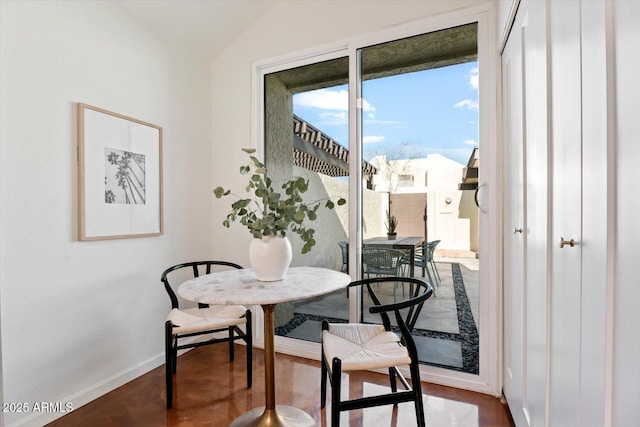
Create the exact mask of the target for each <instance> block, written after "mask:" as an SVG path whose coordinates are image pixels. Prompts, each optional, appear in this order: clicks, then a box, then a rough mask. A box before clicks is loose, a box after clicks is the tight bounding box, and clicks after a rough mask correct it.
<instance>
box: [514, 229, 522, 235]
mask: <svg viewBox="0 0 640 427" xmlns="http://www.w3.org/2000/svg"><path fill="white" fill-rule="evenodd" d="M518 233H520V234H522V228H517V227H513V234H518Z"/></svg>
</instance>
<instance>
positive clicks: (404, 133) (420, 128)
mask: <svg viewBox="0 0 640 427" xmlns="http://www.w3.org/2000/svg"><path fill="white" fill-rule="evenodd" d="M361 63H362V71H361V73H362V81H363V83H362V115H363V117H362V123H363V125H362V135H363V151H362V152H363V161H366V162H368V164H370V165H371V166H372V167H373V168H374V173H373V174H372V176H371V177H370V179H363V206H362V212H363V218H362V223H363V230H362V234H363V276H364V277H372V276H388V275H400V276H402V275H410V276H415V277H422V278H424V279H425V280H426V281H428V282H429V283H431V284H432V285H433V287H434V289H435V296H433V297H432V298H430V299H429V300H428V301H427V302H426V303H425V307H424V309H423V311H422V313H421V316H420V319H419V320H418V322H417V324H416V328H415V330H414V335H415V337H416V344H417V346H418V352H419V355H420V360H421V362H422V363H425V364H429V365H434V366H439V367H444V368H447V369H453V370H457V371H463V372H468V373H471V374H477V373H478V366H479V365H478V356H479V354H478V350H479V338H478V321H477V320H478V285H479V283H478V281H479V279H478V278H479V275H478V273H479V262H478V248H479V229H478V219H479V217H478V208H477V206H476V204H475V202H474V200H475V198H474V194H475V189H476V188H477V185H478V184H477V176H478V175H477V172H478V154H479V150H478V148H479V144H478V79H479V75H478V63H477V24H469V25H464V26H460V27H456V28H449V29H446V30H442V31H437V32H433V33H429V34H423V35H419V36H415V37H410V38H406V39H402V40H395V41H391V42H388V43H383V44H379V45H375V46H370V47H367V48H364V49H362V50H361ZM405 291H406V290H404V289H399V288H397V289H396V288H394V287H392V288H391V291H390V292H389V293H388V294H389V295H388V298H389V300H393V299H394V298H395V299H401V298H403V297H405V295H406V294H405ZM372 320H373V319H365V321H372Z"/></svg>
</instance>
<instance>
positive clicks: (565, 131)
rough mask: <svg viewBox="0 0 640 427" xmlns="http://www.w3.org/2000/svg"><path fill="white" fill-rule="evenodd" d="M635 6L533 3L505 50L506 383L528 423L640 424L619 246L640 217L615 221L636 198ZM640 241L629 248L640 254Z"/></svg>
mask: <svg viewBox="0 0 640 427" xmlns="http://www.w3.org/2000/svg"><path fill="white" fill-rule="evenodd" d="M633 4H634V3H633V2H626V1H599V0H591V1H585V0H582V1H580V0H565V1H544V2H543V1H524V0H523V1H522V2H521V3H520V5H519V7H518V10H517V13H516V16H515V20H514V25H513V27H512V29H511V32H510V34H509V38H508V40H507V43H506V45H505V49H504V52H503V55H502V72H503V76H502V78H503V82H502V84H503V107H504V116H503V117H504V129H505V145H506V152H507V156H506V161H507V171H508V174H507V179H508V185H507V187H506V193H507V194H506V200H507V203H506V205H505V209H507V211H506V212H505V222H506V226H508V227H509V230H513V232H512V233H509V235H508V236H506V235H505V257H504V260H505V336H504V348H505V372H504V393H505V397H506V399H507V401H508V403H509V407H510V409H511V412H512V414H513V417H514V420H515V422H516V424H517V425H518V426H528V425H531V426H538V425H539V426H551V427H554V426H597V427H600V426H618V425H620V426H623V425H624V426H626V425H638V417H637V416H636V415H635V414H636V413H637V407H638V402H637V399H636V400H635V402H634V403H630V404H628V403H627V402H626V401H621V399H624V397H625V396H626V395H627V393H630V394H631V395H635V396H637V395H638V394H639V393H638V390H640V386H638V382H637V380H636V381H635V382H634V381H633V380H632V381H628V382H626V383H625V387H623V390H622V391H620V390H615V392H614V389H615V387H616V384H617V383H616V381H615V379H616V378H619V375H620V372H621V371H623V372H624V374H622V377H624V378H627V376H629V377H630V378H636V379H637V378H638V377H639V375H638V368H637V366H638V365H637V352H635V358H636V360H635V361H634V362H628V363H626V365H625V364H624V363H622V364H620V363H617V360H619V359H621V358H620V357H619V355H620V354H622V353H623V351H624V348H626V347H627V346H628V345H629V344H626V343H625V344H620V347H616V346H617V345H618V343H619V342H622V341H619V337H621V336H623V335H622V334H620V332H619V331H620V330H622V329H623V328H624V327H625V325H627V324H636V325H637V323H638V321H637V319H638V317H639V316H638V314H637V313H638V311H637V301H636V305H635V310H634V312H627V314H626V316H625V318H624V319H623V320H622V321H620V320H619V319H618V318H616V317H615V316H617V315H618V313H619V310H618V309H617V306H616V305H620V300H619V299H617V298H619V297H618V295H617V292H620V291H621V290H625V289H628V288H626V287H625V286H626V282H622V281H620V282H618V281H617V278H618V277H620V276H621V275H622V274H624V271H623V269H619V270H618V268H619V267H618V266H619V265H620V264H619V263H616V257H621V256H624V255H625V254H626V251H619V250H616V249H617V247H616V241H615V240H616V239H617V238H619V234H616V233H623V235H624V234H626V233H629V232H633V227H635V228H636V229H638V228H639V227H638V226H637V224H638V222H637V215H636V217H635V219H634V223H633V226H632V227H628V228H627V229H624V230H623V231H618V230H619V228H618V226H617V224H616V222H615V221H616V218H617V217H618V216H619V215H620V214H619V213H617V210H618V209H619V207H618V205H619V204H620V203H621V202H622V201H624V200H627V199H628V197H629V196H631V197H635V196H636V195H630V194H628V192H627V194H626V195H625V197H622V195H621V194H622V193H621V192H620V190H619V189H618V188H617V187H618V186H620V185H621V181H619V180H618V181H617V180H616V162H620V159H619V158H616V151H617V150H618V149H619V148H618V147H624V145H623V142H624V140H623V139H620V140H617V138H618V134H617V132H619V129H621V127H620V123H622V122H620V123H618V120H619V119H618V116H619V117H629V116H630V115H629V111H634V112H635V113H636V115H635V122H634V127H635V128H637V120H638V116H637V106H636V105H635V103H633V104H634V105H632V106H630V105H629V104H625V103H622V102H620V101H619V99H622V98H623V97H624V96H626V94H627V93H633V91H634V90H635V91H636V93H637V92H638V83H637V78H631V79H627V80H624V79H623V78H620V77H619V76H620V75H622V74H621V71H622V70H621V69H616V66H617V65H616V64H617V61H619V60H620V58H623V59H624V60H625V61H626V60H627V59H628V58H632V60H631V61H630V64H635V63H637V59H633V58H637V57H638V52H639V51H638V40H639V39H638V37H637V36H635V37H634V35H635V34H632V32H630V30H629V29H630V28H636V32H637V26H638V24H640V8H638V7H637V6H633ZM619 10H625V11H627V13H626V14H621V13H620V12H618V11H619ZM625 22H626V23H628V24H627V26H626V27H625V26H623V25H619V24H620V23H625ZM629 23H630V24H631V25H629ZM630 40H633V41H630ZM614 42H617V43H618V44H617V45H614ZM614 47H615V48H616V49H614ZM634 61H635V62H634ZM632 68H633V67H632ZM629 99H635V100H637V96H630V97H629ZM619 134H620V135H623V133H622V132H620V133H619ZM634 161H635V162H636V163H635V164H636V165H637V161H638V160H637V159H636V160H634ZM631 179H634V178H633V177H631ZM520 223H522V226H521V225H520ZM520 229H522V232H520ZM639 235H640V234H639ZM634 242H635V246H634V248H633V249H630V248H626V249H627V250H630V251H633V250H635V256H636V258H635V259H636V262H637V259H638V258H637V239H636V240H635V241H634ZM636 269H637V266H636ZM634 277H636V276H634ZM632 286H633V287H634V289H637V280H636V283H634V285H632ZM614 319H615V321H614ZM635 335H636V336H637V333H636V334H635ZM624 336H629V334H625V335H624ZM636 341H637V340H636V339H632V340H631V342H633V343H635V342H636ZM616 375H618V377H616ZM619 381H620V380H618V382H619ZM634 393H635V394H634ZM621 402H622V403H621ZM621 408H622V409H621Z"/></svg>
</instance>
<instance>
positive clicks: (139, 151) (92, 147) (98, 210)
mask: <svg viewBox="0 0 640 427" xmlns="http://www.w3.org/2000/svg"><path fill="white" fill-rule="evenodd" d="M163 223H164V221H163V206H162V128H161V127H160V126H156V125H152V124H150V123H146V122H143V121H141V120H137V119H134V118H131V117H127V116H123V115H122V114H118V113H114V112H111V111H107V110H104V109H102V108H98V107H93V106H91V105H87V104H83V103H78V239H79V240H105V239H123V238H132V237H147V236H160V235H162V234H163V233H164V224H163Z"/></svg>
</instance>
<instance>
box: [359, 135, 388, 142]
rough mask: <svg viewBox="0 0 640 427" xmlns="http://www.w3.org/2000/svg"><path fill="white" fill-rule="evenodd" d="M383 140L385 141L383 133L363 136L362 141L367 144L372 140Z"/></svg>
mask: <svg viewBox="0 0 640 427" xmlns="http://www.w3.org/2000/svg"><path fill="white" fill-rule="evenodd" d="M382 141H384V136H383V135H368V136H365V137H364V138H362V142H363V143H365V144H367V143H370V142H382Z"/></svg>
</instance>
